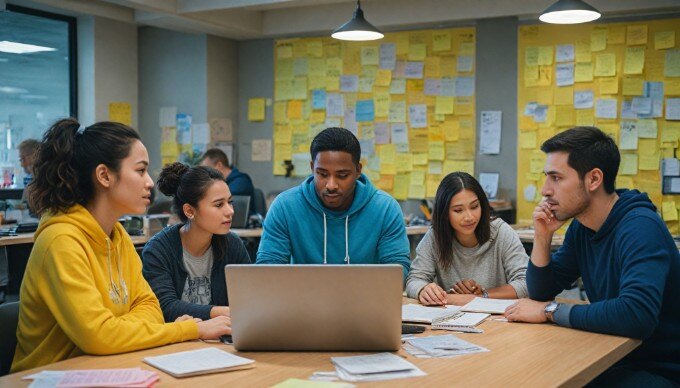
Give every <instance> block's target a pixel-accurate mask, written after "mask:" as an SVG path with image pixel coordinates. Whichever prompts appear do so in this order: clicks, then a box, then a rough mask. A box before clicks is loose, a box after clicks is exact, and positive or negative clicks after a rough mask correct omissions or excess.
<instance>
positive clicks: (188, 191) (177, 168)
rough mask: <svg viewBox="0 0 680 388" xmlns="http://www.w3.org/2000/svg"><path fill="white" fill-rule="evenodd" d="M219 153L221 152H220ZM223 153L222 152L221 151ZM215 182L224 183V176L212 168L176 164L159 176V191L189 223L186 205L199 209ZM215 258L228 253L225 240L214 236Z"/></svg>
mask: <svg viewBox="0 0 680 388" xmlns="http://www.w3.org/2000/svg"><path fill="white" fill-rule="evenodd" d="M218 151H219V150H218ZM220 152H222V151H220ZM215 181H221V182H224V177H223V176H222V174H221V173H220V172H219V171H217V170H215V169H214V168H212V167H206V166H194V167H189V166H187V165H185V164H182V163H179V162H175V163H171V164H166V165H165V167H163V170H162V171H161V173H160V174H159V175H158V190H160V191H161V193H163V194H165V195H167V196H168V197H173V208H174V209H173V210H174V211H175V214H176V215H177V216H178V217H179V219H180V220H182V222H187V216H186V214H184V211H183V207H184V204H185V203H188V204H189V205H191V206H193V207H195V208H198V202H199V201H200V200H201V199H203V197H205V194H206V192H207V191H208V189H209V188H210V186H211V185H212V184H213V183H215ZM212 246H213V249H216V250H215V252H213V253H214V255H215V257H222V255H223V254H224V252H226V244H225V242H224V239H223V238H219V237H216V236H213V239H212Z"/></svg>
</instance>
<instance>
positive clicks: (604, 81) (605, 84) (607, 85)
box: [597, 77, 619, 95]
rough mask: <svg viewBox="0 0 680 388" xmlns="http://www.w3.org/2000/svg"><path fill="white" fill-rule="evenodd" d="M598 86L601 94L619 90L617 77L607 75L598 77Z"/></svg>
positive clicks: (613, 92)
mask: <svg viewBox="0 0 680 388" xmlns="http://www.w3.org/2000/svg"><path fill="white" fill-rule="evenodd" d="M597 82H598V84H599V86H600V95H603V94H617V93H618V92H619V78H618V77H607V78H600V79H598V81H597Z"/></svg>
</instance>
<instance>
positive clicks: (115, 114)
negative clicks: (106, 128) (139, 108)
mask: <svg viewBox="0 0 680 388" xmlns="http://www.w3.org/2000/svg"><path fill="white" fill-rule="evenodd" d="M109 120H110V121H115V122H118V123H121V124H125V125H132V106H131V105H130V103H128V102H112V103H110V104H109Z"/></svg>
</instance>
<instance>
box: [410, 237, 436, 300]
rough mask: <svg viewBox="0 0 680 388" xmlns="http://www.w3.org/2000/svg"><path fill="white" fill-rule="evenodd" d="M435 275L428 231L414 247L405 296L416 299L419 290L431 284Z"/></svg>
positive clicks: (434, 259) (433, 253)
mask: <svg viewBox="0 0 680 388" xmlns="http://www.w3.org/2000/svg"><path fill="white" fill-rule="evenodd" d="M436 273H437V259H436V258H435V252H434V239H433V232H432V229H430V230H429V231H428V232H427V233H426V234H425V236H424V237H423V239H422V240H420V243H419V244H418V246H417V247H416V258H415V259H413V262H412V263H411V270H410V271H409V273H408V277H407V278H406V296H408V297H409V298H413V299H418V294H419V293H420V290H422V289H423V287H425V286H426V285H428V284H429V283H432V282H433V281H434V279H435V276H436Z"/></svg>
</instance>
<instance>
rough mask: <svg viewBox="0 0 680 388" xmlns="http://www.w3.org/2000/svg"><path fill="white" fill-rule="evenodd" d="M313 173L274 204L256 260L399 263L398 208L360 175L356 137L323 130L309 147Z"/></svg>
mask: <svg viewBox="0 0 680 388" xmlns="http://www.w3.org/2000/svg"><path fill="white" fill-rule="evenodd" d="M310 153H311V157H312V160H311V162H310V166H311V169H312V175H311V176H309V177H308V178H307V179H305V180H304V181H303V182H302V183H301V184H300V185H299V186H297V187H294V188H292V189H289V190H286V191H285V192H283V193H281V194H279V195H278V196H277V197H276V199H275V200H274V202H273V203H272V206H271V208H270V209H269V212H268V213H267V218H265V220H264V231H263V233H262V239H261V241H260V247H259V249H258V252H257V261H256V263H257V264H285V263H294V264H378V263H379V264H400V265H401V266H402V269H403V275H404V279H405V278H406V275H408V270H409V267H410V262H411V260H410V259H409V249H410V248H409V242H408V238H407V237H406V227H405V225H404V219H403V215H402V213H401V208H400V207H399V204H398V203H397V201H396V200H394V198H392V197H391V196H390V195H388V194H387V193H385V192H384V191H380V190H377V189H376V188H375V187H374V186H373V184H372V183H371V181H370V180H369V179H368V178H367V177H366V176H365V175H363V174H362V173H361V163H360V157H361V147H360V145H359V141H358V140H357V138H356V137H355V136H354V134H352V132H350V131H348V130H347V129H344V128H336V127H333V128H327V129H324V130H323V131H321V132H320V133H319V134H318V135H316V136H315V137H314V139H313V140H312V144H311V146H310Z"/></svg>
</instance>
